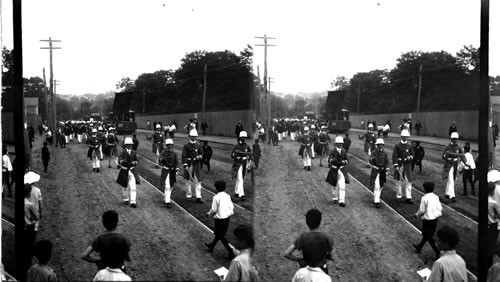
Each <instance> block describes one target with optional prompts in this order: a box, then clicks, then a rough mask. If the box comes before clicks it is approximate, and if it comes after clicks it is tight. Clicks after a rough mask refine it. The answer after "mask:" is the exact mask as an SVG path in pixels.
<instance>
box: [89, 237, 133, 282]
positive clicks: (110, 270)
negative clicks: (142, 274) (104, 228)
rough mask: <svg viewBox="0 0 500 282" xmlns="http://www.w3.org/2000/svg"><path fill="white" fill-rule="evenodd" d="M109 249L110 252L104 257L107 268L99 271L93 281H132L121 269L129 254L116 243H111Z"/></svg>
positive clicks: (104, 254)
mask: <svg viewBox="0 0 500 282" xmlns="http://www.w3.org/2000/svg"><path fill="white" fill-rule="evenodd" d="M107 248H108V251H107V252H105V253H103V255H102V261H103V262H104V263H105V264H106V268H104V269H101V270H99V271H98V272H97V274H96V275H95V276H94V279H93V280H92V281H132V278H130V276H128V275H127V274H125V272H124V271H123V269H122V268H121V267H122V266H123V261H124V259H125V258H126V257H127V256H128V252H127V251H126V250H125V249H124V248H123V247H122V245H121V244H120V243H119V242H116V241H113V242H109V245H108V247H107Z"/></svg>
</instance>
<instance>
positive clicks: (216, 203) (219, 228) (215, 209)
mask: <svg viewBox="0 0 500 282" xmlns="http://www.w3.org/2000/svg"><path fill="white" fill-rule="evenodd" d="M214 185H215V189H217V194H216V195H215V196H214V197H213V200H212V207H211V208H210V211H208V212H207V216H213V217H214V224H215V228H214V235H215V237H214V240H213V241H212V243H210V244H209V243H205V246H206V247H207V248H208V251H209V252H213V251H214V248H215V245H216V244H217V242H219V241H221V242H222V245H224V247H225V248H226V250H227V259H233V258H234V253H233V251H232V249H231V247H230V246H229V243H228V241H227V239H226V233H227V228H228V226H229V218H230V217H231V216H232V215H233V208H234V206H233V202H232V201H231V196H229V194H227V193H226V192H224V190H226V182H225V181H223V180H219V181H216V182H215V184H214Z"/></svg>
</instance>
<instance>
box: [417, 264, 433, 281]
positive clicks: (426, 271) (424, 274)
mask: <svg viewBox="0 0 500 282" xmlns="http://www.w3.org/2000/svg"><path fill="white" fill-rule="evenodd" d="M417 273H418V275H420V277H422V279H427V278H428V277H429V276H430V275H431V270H430V269H428V268H427V267H426V268H423V269H421V270H419V271H417Z"/></svg>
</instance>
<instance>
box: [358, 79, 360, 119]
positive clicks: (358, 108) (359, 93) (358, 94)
mask: <svg viewBox="0 0 500 282" xmlns="http://www.w3.org/2000/svg"><path fill="white" fill-rule="evenodd" d="M360 92H361V89H360V87H359V86H358V113H359V94H360Z"/></svg>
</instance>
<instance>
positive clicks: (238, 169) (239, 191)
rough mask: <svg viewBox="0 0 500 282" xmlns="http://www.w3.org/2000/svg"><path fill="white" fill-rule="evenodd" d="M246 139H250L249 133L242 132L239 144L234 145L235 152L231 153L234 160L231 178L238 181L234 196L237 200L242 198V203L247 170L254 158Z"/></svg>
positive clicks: (235, 185)
mask: <svg viewBox="0 0 500 282" xmlns="http://www.w3.org/2000/svg"><path fill="white" fill-rule="evenodd" d="M246 138H248V135H247V132H246V131H240V135H239V136H238V143H236V145H234V147H233V151H232V152H231V158H232V159H233V167H232V170H231V171H232V173H231V176H232V178H233V179H236V182H235V184H234V195H235V196H236V198H240V200H241V201H244V200H245V189H243V183H244V180H245V174H246V170H247V162H248V161H249V160H250V159H251V157H252V148H251V147H250V146H249V145H248V144H247V143H246Z"/></svg>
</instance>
